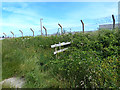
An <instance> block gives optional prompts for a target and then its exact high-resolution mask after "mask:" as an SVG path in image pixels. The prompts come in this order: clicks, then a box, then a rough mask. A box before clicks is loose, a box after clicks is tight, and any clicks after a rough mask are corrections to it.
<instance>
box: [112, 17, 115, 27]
mask: <svg viewBox="0 0 120 90" xmlns="http://www.w3.org/2000/svg"><path fill="white" fill-rule="evenodd" d="M112 19H113V29H115V17H114V15H112Z"/></svg>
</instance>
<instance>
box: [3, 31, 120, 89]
mask: <svg viewBox="0 0 120 90" xmlns="http://www.w3.org/2000/svg"><path fill="white" fill-rule="evenodd" d="M63 41H64V42H67V41H71V42H72V44H71V45H70V46H68V47H69V49H68V50H67V51H65V52H62V53H59V54H58V56H59V58H56V57H55V56H54V55H53V52H54V49H51V47H50V46H51V45H52V44H55V43H59V42H63ZM2 46H3V49H2V53H3V55H2V62H3V63H2V65H3V67H2V68H3V69H2V75H3V80H4V79H6V78H10V77H13V76H19V77H24V78H25V79H26V84H25V86H24V87H29V88H35V87H37V88H58V87H61V88H70V87H72V88H76V87H86V88H87V87H112V88H116V87H118V86H119V84H118V63H119V61H118V59H119V56H120V49H119V46H120V31H119V30H118V29H116V30H100V31H95V32H89V33H84V34H83V33H76V34H74V35H72V34H71V33H70V34H67V35H61V36H50V37H44V36H37V37H24V39H22V38H14V39H5V40H3V44H2Z"/></svg>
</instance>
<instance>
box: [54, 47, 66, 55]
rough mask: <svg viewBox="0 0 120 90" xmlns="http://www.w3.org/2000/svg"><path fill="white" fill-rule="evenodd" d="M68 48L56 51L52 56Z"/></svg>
mask: <svg viewBox="0 0 120 90" xmlns="http://www.w3.org/2000/svg"><path fill="white" fill-rule="evenodd" d="M67 49H68V48H64V49H61V50H58V51H55V52H54V54H57V53H60V52H63V51H65V50H67Z"/></svg>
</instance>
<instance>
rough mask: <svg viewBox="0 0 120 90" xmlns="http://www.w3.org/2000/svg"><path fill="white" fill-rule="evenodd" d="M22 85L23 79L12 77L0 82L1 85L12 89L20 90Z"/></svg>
mask: <svg viewBox="0 0 120 90" xmlns="http://www.w3.org/2000/svg"><path fill="white" fill-rule="evenodd" d="M24 83H25V81H24V79H23V78H18V77H12V78H9V79H5V80H4V81H2V82H0V84H1V85H5V86H9V87H12V88H22V86H23V85H24Z"/></svg>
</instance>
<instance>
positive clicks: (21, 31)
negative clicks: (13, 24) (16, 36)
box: [19, 30, 23, 38]
mask: <svg viewBox="0 0 120 90" xmlns="http://www.w3.org/2000/svg"><path fill="white" fill-rule="evenodd" d="M19 31H20V32H21V34H22V38H23V32H22V30H19Z"/></svg>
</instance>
